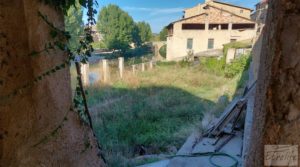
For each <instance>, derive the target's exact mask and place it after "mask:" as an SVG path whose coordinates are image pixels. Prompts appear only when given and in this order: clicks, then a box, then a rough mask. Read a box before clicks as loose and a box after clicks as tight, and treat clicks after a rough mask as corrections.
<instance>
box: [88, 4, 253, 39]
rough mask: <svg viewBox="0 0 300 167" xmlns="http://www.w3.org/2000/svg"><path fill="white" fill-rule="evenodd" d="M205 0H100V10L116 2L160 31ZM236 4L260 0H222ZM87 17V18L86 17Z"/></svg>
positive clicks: (138, 19) (155, 30)
mask: <svg viewBox="0 0 300 167" xmlns="http://www.w3.org/2000/svg"><path fill="white" fill-rule="evenodd" d="M203 1H204V0H98V3H99V7H98V9H97V11H98V13H99V10H100V9H101V8H102V7H103V6H106V5H108V4H116V5H118V6H119V7H120V8H122V9H123V10H124V11H126V12H128V13H129V15H131V16H132V17H133V19H134V20H135V21H146V22H148V23H149V24H150V25H151V28H152V31H153V32H155V33H158V32H159V31H160V30H161V29H162V28H163V27H164V26H166V25H168V24H169V23H170V22H172V21H175V20H178V19H180V18H181V17H182V15H183V13H182V11H183V9H185V8H190V7H193V6H195V5H196V4H198V3H203ZM220 1H223V2H227V3H232V4H235V5H241V6H244V7H249V8H254V5H255V4H256V3H257V2H259V0H220ZM84 19H85V18H84Z"/></svg>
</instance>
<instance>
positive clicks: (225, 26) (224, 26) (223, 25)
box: [221, 24, 229, 30]
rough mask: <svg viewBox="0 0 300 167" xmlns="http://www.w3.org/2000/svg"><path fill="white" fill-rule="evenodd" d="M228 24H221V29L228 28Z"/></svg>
mask: <svg viewBox="0 0 300 167" xmlns="http://www.w3.org/2000/svg"><path fill="white" fill-rule="evenodd" d="M228 27H229V26H228V24H221V30H228Z"/></svg>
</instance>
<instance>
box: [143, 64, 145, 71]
mask: <svg viewBox="0 0 300 167" xmlns="http://www.w3.org/2000/svg"><path fill="white" fill-rule="evenodd" d="M142 71H145V63H142Z"/></svg>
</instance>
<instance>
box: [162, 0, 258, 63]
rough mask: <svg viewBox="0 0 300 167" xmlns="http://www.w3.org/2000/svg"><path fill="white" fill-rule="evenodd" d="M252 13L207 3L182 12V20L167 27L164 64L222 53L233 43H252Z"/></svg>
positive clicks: (253, 24)
mask: <svg viewBox="0 0 300 167" xmlns="http://www.w3.org/2000/svg"><path fill="white" fill-rule="evenodd" d="M251 12H252V10H251V9H249V8H244V7H239V6H236V5H231V4H227V3H223V2H218V1H213V0H207V1H206V2H205V3H204V4H199V5H197V6H195V7H193V8H189V9H186V10H185V11H184V17H183V18H182V19H180V20H177V21H175V22H172V23H170V24H169V25H168V27H167V28H168V38H167V60H175V61H177V60H182V59H183V58H185V57H186V56H187V55H188V54H189V53H191V52H192V53H193V54H199V53H201V52H207V51H209V50H211V51H213V50H218V49H222V48H223V45H224V44H226V43H229V42H233V41H240V40H247V39H253V38H254V37H255V35H256V24H255V22H254V21H252V20H251V18H250V15H251Z"/></svg>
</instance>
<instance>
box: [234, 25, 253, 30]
mask: <svg viewBox="0 0 300 167" xmlns="http://www.w3.org/2000/svg"><path fill="white" fill-rule="evenodd" d="M254 28H255V24H232V29H233V30H238V29H254Z"/></svg>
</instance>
